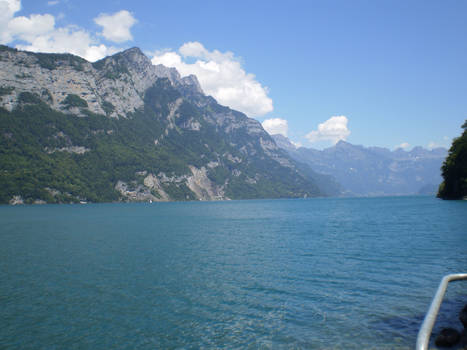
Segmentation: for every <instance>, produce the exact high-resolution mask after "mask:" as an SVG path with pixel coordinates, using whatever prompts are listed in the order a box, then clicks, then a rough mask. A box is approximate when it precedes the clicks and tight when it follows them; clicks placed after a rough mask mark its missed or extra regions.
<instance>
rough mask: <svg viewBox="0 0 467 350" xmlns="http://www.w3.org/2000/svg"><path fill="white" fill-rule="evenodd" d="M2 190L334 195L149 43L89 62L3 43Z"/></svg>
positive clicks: (49, 196)
mask: <svg viewBox="0 0 467 350" xmlns="http://www.w3.org/2000/svg"><path fill="white" fill-rule="evenodd" d="M0 71H1V72H2V75H1V76H0V107H2V108H0V127H1V133H0V143H1V145H0V146H1V148H2V153H1V155H0V156H1V157H2V159H1V160H2V164H4V165H5V166H4V169H3V172H2V173H1V174H0V182H1V183H2V190H1V192H0V201H1V202H4V203H5V202H8V201H12V200H13V201H14V202H16V203H17V202H20V201H25V202H34V201H47V202H70V201H115V200H131V201H146V200H153V201H157V200H164V201H165V200H195V199H199V200H215V199H234V198H276V197H304V196H316V195H324V194H325V193H324V192H323V191H320V189H319V188H318V186H317V185H316V182H315V180H314V179H313V178H312V177H310V176H309V174H308V172H307V171H306V169H305V170H304V169H303V168H302V167H301V166H298V165H297V164H296V163H295V162H294V161H293V160H292V159H291V158H290V157H289V156H288V155H287V154H286V152H284V151H283V150H281V149H279V148H278V147H277V146H276V144H275V142H274V141H273V139H272V138H271V137H270V136H269V135H268V134H267V133H266V132H265V131H264V130H263V128H262V126H261V124H260V123H259V122H258V121H256V120H254V119H250V118H248V117H247V116H245V115H244V114H242V113H240V112H237V111H234V110H231V109H230V108H227V107H224V106H221V105H219V104H217V102H216V101H215V100H214V99H213V98H212V97H209V96H205V95H204V94H203V91H202V89H201V87H200V85H199V83H198V81H197V79H196V77H195V76H188V77H183V78H182V77H180V75H179V74H178V72H177V71H176V70H175V69H173V68H167V67H164V66H162V65H158V66H154V65H152V64H151V62H150V60H149V59H148V58H147V57H146V56H145V55H144V54H143V53H142V52H141V51H140V50H139V49H137V48H133V49H129V50H126V51H124V52H121V53H118V54H116V55H114V56H111V57H107V58H104V59H103V60H101V61H98V62H95V63H89V62H87V61H85V60H83V59H81V58H78V57H75V56H72V55H66V54H36V53H30V52H21V51H17V50H14V49H11V48H8V47H5V46H1V47H0Z"/></svg>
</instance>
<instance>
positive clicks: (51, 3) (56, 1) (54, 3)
mask: <svg viewBox="0 0 467 350" xmlns="http://www.w3.org/2000/svg"><path fill="white" fill-rule="evenodd" d="M59 2H60V1H58V0H53V1H47V5H49V6H54V5H57V4H58V3H59Z"/></svg>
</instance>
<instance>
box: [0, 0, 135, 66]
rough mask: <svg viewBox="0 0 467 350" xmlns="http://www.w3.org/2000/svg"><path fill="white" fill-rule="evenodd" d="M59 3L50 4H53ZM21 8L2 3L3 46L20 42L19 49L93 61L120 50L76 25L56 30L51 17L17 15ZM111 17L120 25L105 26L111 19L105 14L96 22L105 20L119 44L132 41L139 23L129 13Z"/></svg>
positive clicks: (17, 0)
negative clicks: (107, 20) (133, 33)
mask: <svg viewBox="0 0 467 350" xmlns="http://www.w3.org/2000/svg"><path fill="white" fill-rule="evenodd" d="M55 3H56V2H55V1H49V5H53V4H55ZM57 3H58V2H57ZM20 9H21V0H0V43H1V44H10V43H12V42H13V43H15V42H16V43H17V44H16V47H17V48H18V49H22V50H29V51H35V52H59V53H65V52H67V53H72V54H75V55H78V56H81V57H83V58H85V59H87V60H89V61H96V60H98V59H101V58H103V57H105V56H108V55H111V54H113V53H115V52H117V51H118V49H117V48H114V47H109V46H106V45H104V44H102V43H100V42H99V40H98V39H97V38H96V37H95V35H92V33H90V32H88V31H87V30H85V29H82V28H79V27H76V26H66V27H61V28H57V27H55V17H54V16H52V15H50V14H32V15H30V16H28V17H25V16H15V14H16V12H18V11H19V10H20ZM107 16H108V18H112V19H114V20H115V21H116V22H117V23H118V25H116V26H114V27H110V26H108V25H107V24H105V23H106V22H105V20H106V19H108V18H106V17H103V15H101V16H99V17H97V19H96V20H98V19H101V20H103V22H102V23H104V24H103V25H102V26H103V28H104V32H105V31H106V29H107V30H109V29H112V30H113V31H114V33H113V38H114V39H115V40H114V41H117V42H119V41H118V40H123V38H130V39H131V33H130V28H131V26H132V25H133V24H134V23H135V22H136V20H135V19H134V18H133V16H132V15H131V14H130V13H129V12H128V11H125V10H123V11H120V12H117V13H116V14H114V15H107ZM96 23H97V22H96ZM104 36H105V34H104ZM125 40H128V39H125ZM18 42H19V43H18Z"/></svg>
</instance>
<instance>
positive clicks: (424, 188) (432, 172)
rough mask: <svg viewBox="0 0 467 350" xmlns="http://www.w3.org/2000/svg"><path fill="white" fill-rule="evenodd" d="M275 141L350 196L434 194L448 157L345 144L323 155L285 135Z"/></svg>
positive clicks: (440, 150)
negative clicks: (299, 144) (299, 145)
mask: <svg viewBox="0 0 467 350" xmlns="http://www.w3.org/2000/svg"><path fill="white" fill-rule="evenodd" d="M273 138H274V140H275V141H276V144H277V145H278V146H279V147H281V148H282V149H284V150H286V151H287V152H289V154H290V155H291V156H292V157H293V158H294V159H296V160H298V161H300V162H303V163H306V164H308V165H309V166H310V167H311V168H312V169H313V170H314V171H316V172H318V173H322V174H329V175H332V176H334V177H335V179H336V180H337V181H338V182H339V183H340V184H341V185H342V187H343V189H344V193H345V194H347V195H359V196H376V195H408V194H435V193H436V189H437V187H438V185H439V184H440V183H441V171H440V168H441V165H442V163H443V161H444V159H445V158H446V155H447V150H446V149H445V148H436V149H433V150H428V149H425V148H423V147H415V148H414V149H413V150H411V151H404V150H403V149H400V148H399V149H397V150H395V151H391V150H389V149H387V148H382V147H363V146H357V145H352V144H351V143H348V142H345V141H339V142H338V143H337V144H336V145H335V146H332V147H329V148H326V149H324V150H322V151H320V150H316V149H312V148H305V147H299V148H296V147H295V146H294V145H293V144H292V143H291V142H290V141H289V140H288V139H287V138H286V137H284V136H282V135H274V136H273Z"/></svg>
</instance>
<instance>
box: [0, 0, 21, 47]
mask: <svg viewBox="0 0 467 350" xmlns="http://www.w3.org/2000/svg"><path fill="white" fill-rule="evenodd" d="M20 9H21V1H20V0H0V43H1V44H6V43H8V42H9V41H11V40H12V35H11V32H10V30H8V23H9V22H10V21H11V19H12V18H13V16H14V15H15V13H16V12H18V11H19V10H20Z"/></svg>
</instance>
